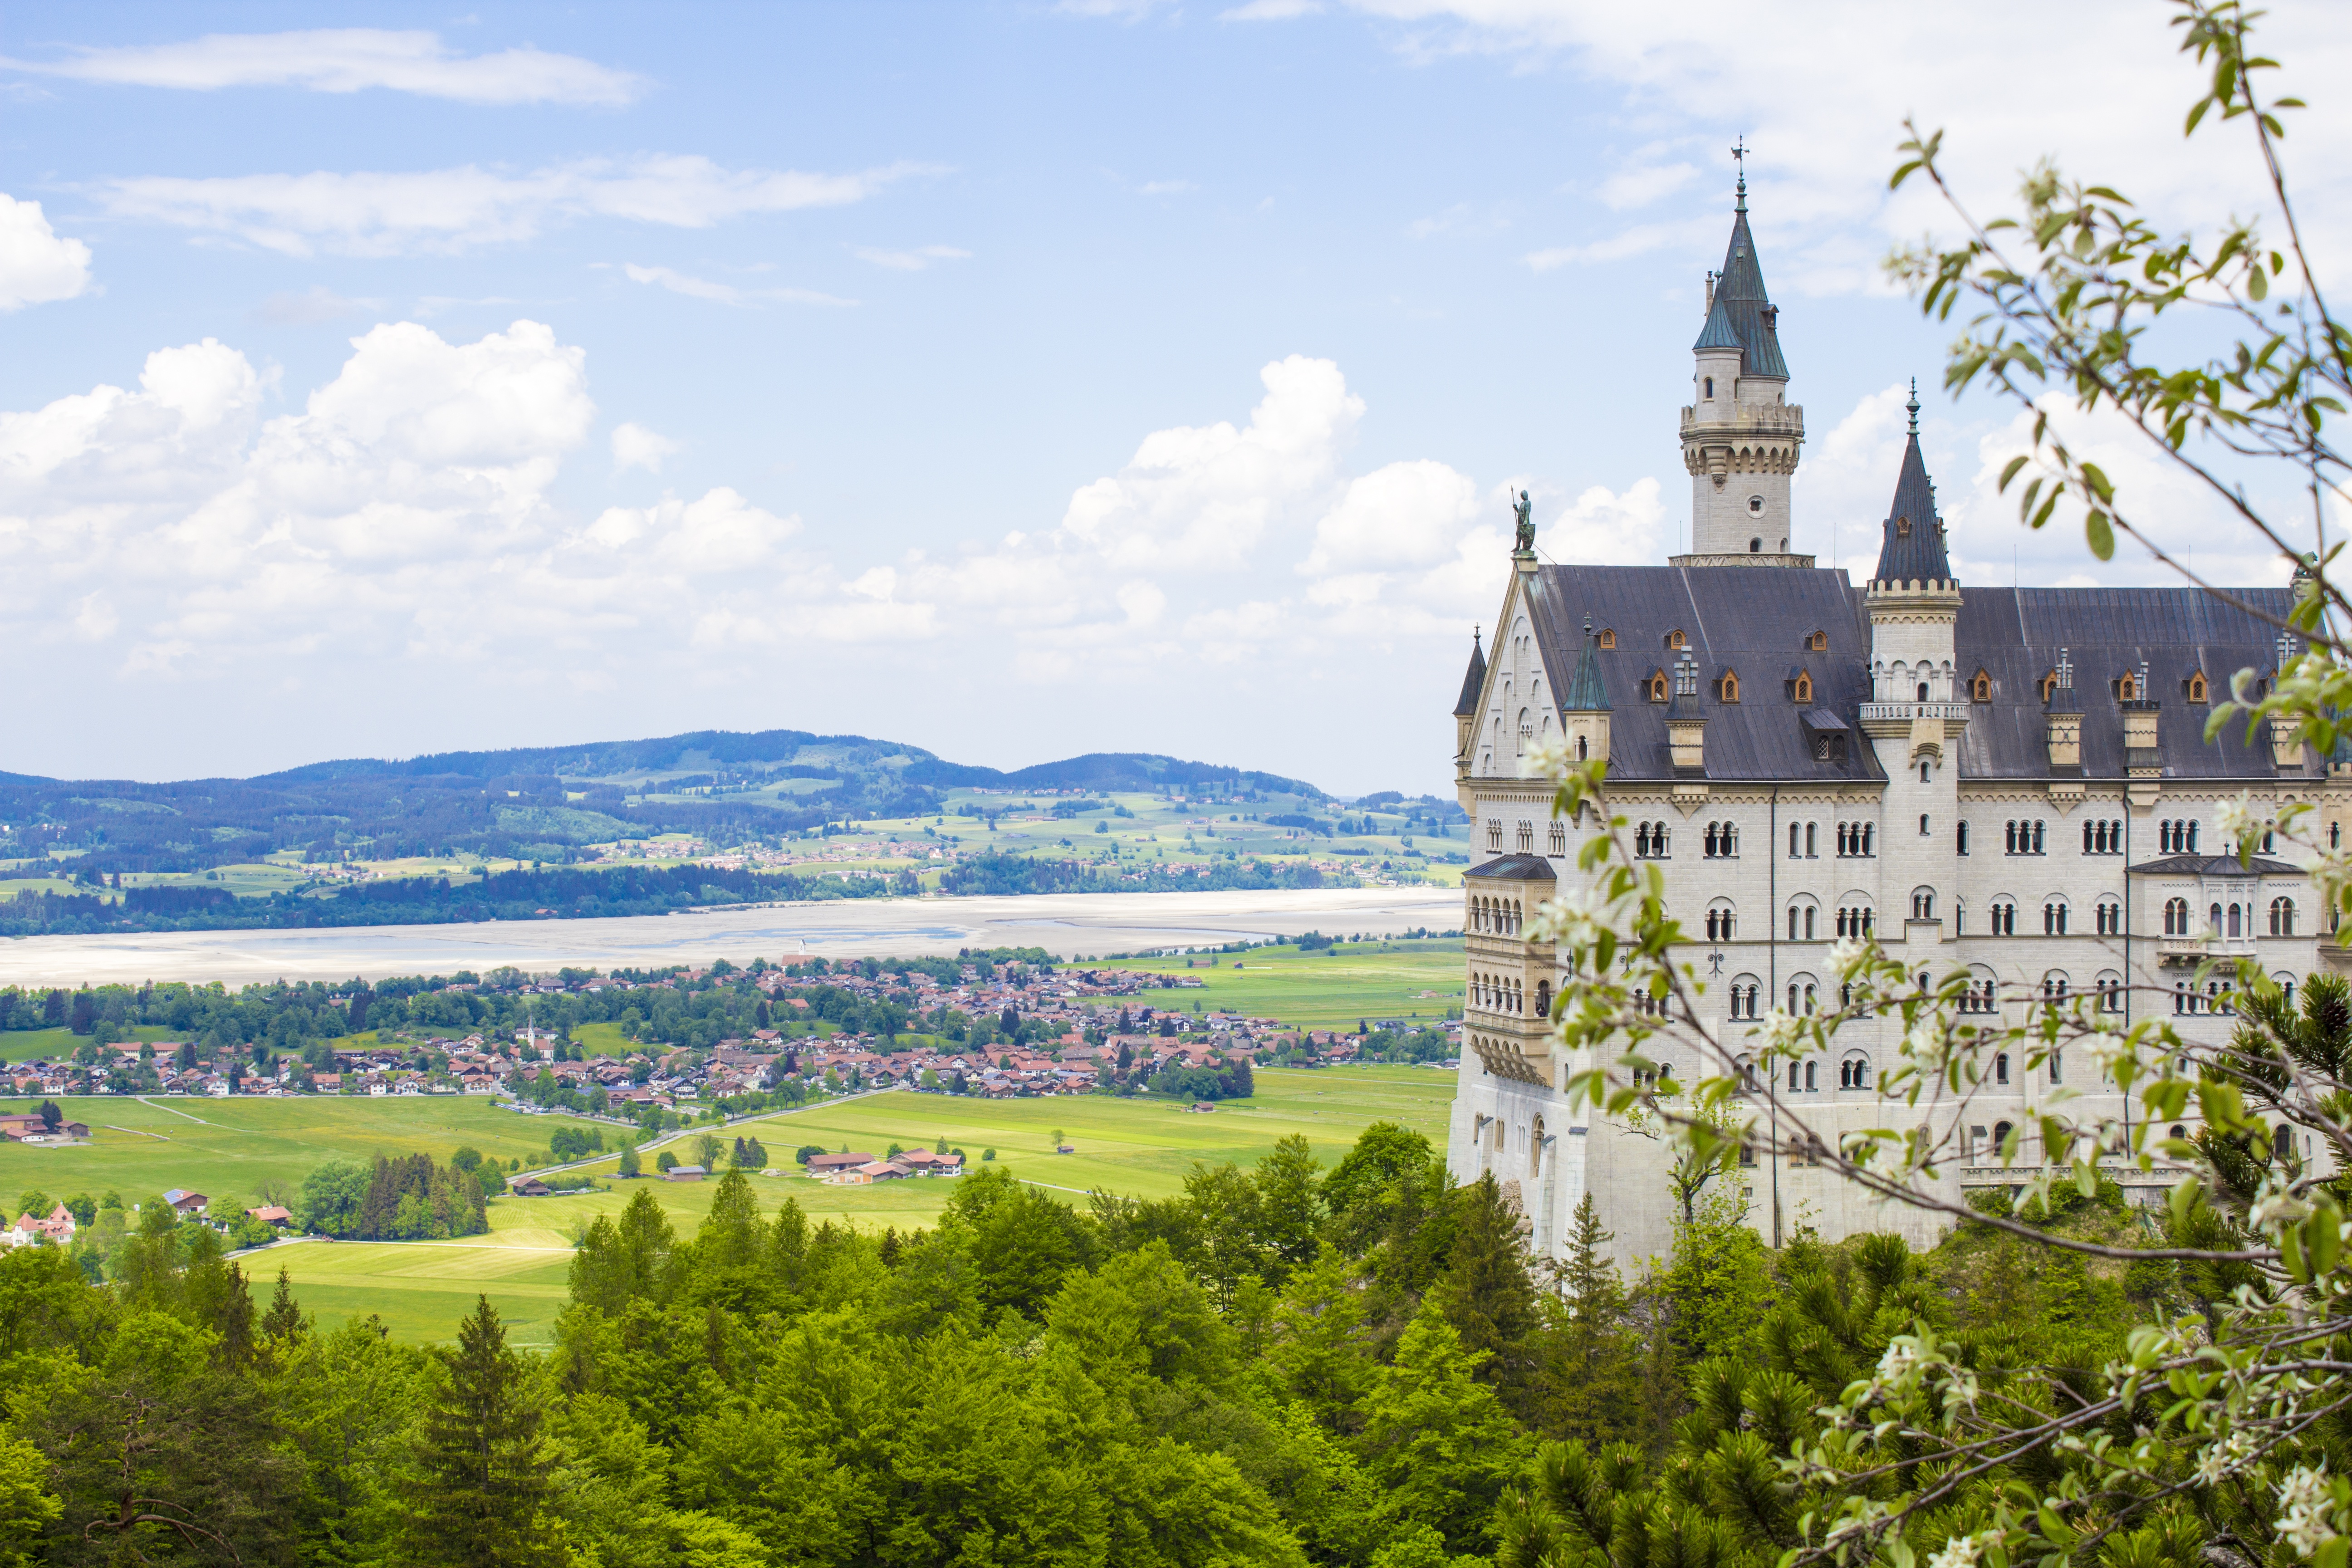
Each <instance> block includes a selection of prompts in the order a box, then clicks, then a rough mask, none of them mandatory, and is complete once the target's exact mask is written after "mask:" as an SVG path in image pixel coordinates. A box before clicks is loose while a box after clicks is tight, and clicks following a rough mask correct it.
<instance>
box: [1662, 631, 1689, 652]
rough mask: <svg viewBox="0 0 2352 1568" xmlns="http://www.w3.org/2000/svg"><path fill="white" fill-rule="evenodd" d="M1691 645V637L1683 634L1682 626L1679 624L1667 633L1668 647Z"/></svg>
mask: <svg viewBox="0 0 2352 1568" xmlns="http://www.w3.org/2000/svg"><path fill="white" fill-rule="evenodd" d="M1689 646H1690V638H1689V637H1685V636H1684V635H1683V631H1682V628H1681V627H1679V626H1677V627H1675V629H1674V630H1673V631H1670V632H1668V633H1667V634H1666V647H1669V648H1685V647H1689Z"/></svg>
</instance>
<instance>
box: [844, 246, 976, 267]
mask: <svg viewBox="0 0 2352 1568" xmlns="http://www.w3.org/2000/svg"><path fill="white" fill-rule="evenodd" d="M851 254H852V255H854V256H856V258H858V259H859V260H860V261H870V262H872V263H873V264H874V265H875V266H877V267H887V268H890V270H892V271H893V272H920V271H922V270H923V269H924V268H927V267H929V266H930V265H931V264H932V263H934V262H939V261H968V260H970V259H971V251H969V250H958V249H957V248H956V247H954V246H952V245H926V246H923V247H919V248H918V249H915V250H871V249H865V248H860V249H857V250H855V251H853V252H851Z"/></svg>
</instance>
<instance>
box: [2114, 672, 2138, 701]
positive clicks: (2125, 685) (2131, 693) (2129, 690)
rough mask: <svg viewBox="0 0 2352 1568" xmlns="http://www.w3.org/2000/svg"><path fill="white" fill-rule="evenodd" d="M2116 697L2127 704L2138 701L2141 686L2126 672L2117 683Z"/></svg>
mask: <svg viewBox="0 0 2352 1568" xmlns="http://www.w3.org/2000/svg"><path fill="white" fill-rule="evenodd" d="M2116 696H2117V697H2119V698H2121V699H2122V700H2125V701H2126V702H2133V701H2137V700H2138V698H2139V684H2138V682H2137V681H2135V680H2134V679H2132V677H2131V675H2130V674H2129V673H2128V672H2126V674H2124V675H2123V676H2122V677H2121V678H2120V679H2117V680H2116Z"/></svg>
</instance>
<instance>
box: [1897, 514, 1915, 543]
mask: <svg viewBox="0 0 2352 1568" xmlns="http://www.w3.org/2000/svg"><path fill="white" fill-rule="evenodd" d="M1910 537H1911V520H1910V519H1909V518H1907V517H1898V518H1896V519H1895V538H1897V539H1908V538H1910Z"/></svg>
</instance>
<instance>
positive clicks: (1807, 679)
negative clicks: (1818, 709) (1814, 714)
mask: <svg viewBox="0 0 2352 1568" xmlns="http://www.w3.org/2000/svg"><path fill="white" fill-rule="evenodd" d="M1789 700H1790V701H1791V702H1811V700H1813V678H1812V675H1811V672H1810V671H1807V670H1802V669H1801V670H1799V671H1797V678H1796V679H1794V680H1791V681H1790V682H1789Z"/></svg>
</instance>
